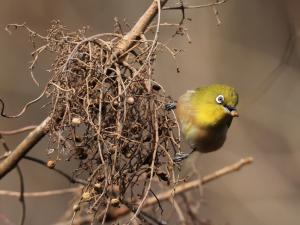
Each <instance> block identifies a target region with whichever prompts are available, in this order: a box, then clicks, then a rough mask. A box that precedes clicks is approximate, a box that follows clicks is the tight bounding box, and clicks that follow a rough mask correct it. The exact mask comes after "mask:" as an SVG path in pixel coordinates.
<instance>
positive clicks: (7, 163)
mask: <svg viewBox="0 0 300 225" xmlns="http://www.w3.org/2000/svg"><path fill="white" fill-rule="evenodd" d="M49 121H50V117H47V118H46V119H45V120H44V121H43V122H42V123H41V124H40V125H38V126H37V127H36V128H35V129H34V130H33V131H31V132H30V133H29V134H28V136H27V137H26V138H25V139H24V140H23V141H22V142H21V143H20V144H19V145H18V146H17V147H16V148H15V150H13V151H12V153H11V154H10V155H8V156H7V157H6V159H4V160H3V161H2V162H1V164H0V179H2V178H3V177H4V176H5V175H6V174H7V173H8V172H10V171H11V170H12V169H13V168H14V167H15V166H16V165H18V162H19V161H20V160H21V159H22V158H23V157H24V156H25V155H26V154H27V153H28V152H29V151H30V150H31V149H32V147H33V146H35V145H36V144H37V143H38V142H39V141H40V140H41V139H42V138H43V137H44V136H45V135H46V133H47V132H48V129H47V124H48V122H49Z"/></svg>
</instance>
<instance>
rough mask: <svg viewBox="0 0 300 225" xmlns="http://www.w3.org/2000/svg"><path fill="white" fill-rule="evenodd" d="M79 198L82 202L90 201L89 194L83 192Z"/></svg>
mask: <svg viewBox="0 0 300 225" xmlns="http://www.w3.org/2000/svg"><path fill="white" fill-rule="evenodd" d="M81 197H82V199H83V200H85V201H88V200H90V199H91V194H90V193H89V192H83V194H82V196H81Z"/></svg>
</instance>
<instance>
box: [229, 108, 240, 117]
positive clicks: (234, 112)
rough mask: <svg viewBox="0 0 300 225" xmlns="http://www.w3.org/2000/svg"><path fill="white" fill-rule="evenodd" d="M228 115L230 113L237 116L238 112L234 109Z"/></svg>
mask: <svg viewBox="0 0 300 225" xmlns="http://www.w3.org/2000/svg"><path fill="white" fill-rule="evenodd" d="M230 115H231V116H232V117H239V113H238V111H236V110H232V111H230Z"/></svg>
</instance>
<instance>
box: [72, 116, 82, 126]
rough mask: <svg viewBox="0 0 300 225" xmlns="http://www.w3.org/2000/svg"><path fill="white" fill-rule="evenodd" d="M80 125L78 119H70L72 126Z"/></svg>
mask: <svg viewBox="0 0 300 225" xmlns="http://www.w3.org/2000/svg"><path fill="white" fill-rule="evenodd" d="M80 124H81V119H80V118H79V117H74V118H72V125H73V126H77V125H80Z"/></svg>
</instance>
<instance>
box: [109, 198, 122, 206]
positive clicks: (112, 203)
mask: <svg viewBox="0 0 300 225" xmlns="http://www.w3.org/2000/svg"><path fill="white" fill-rule="evenodd" d="M110 204H111V205H112V206H113V207H118V206H119V205H120V200H119V199H117V198H113V199H111V200H110Z"/></svg>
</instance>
